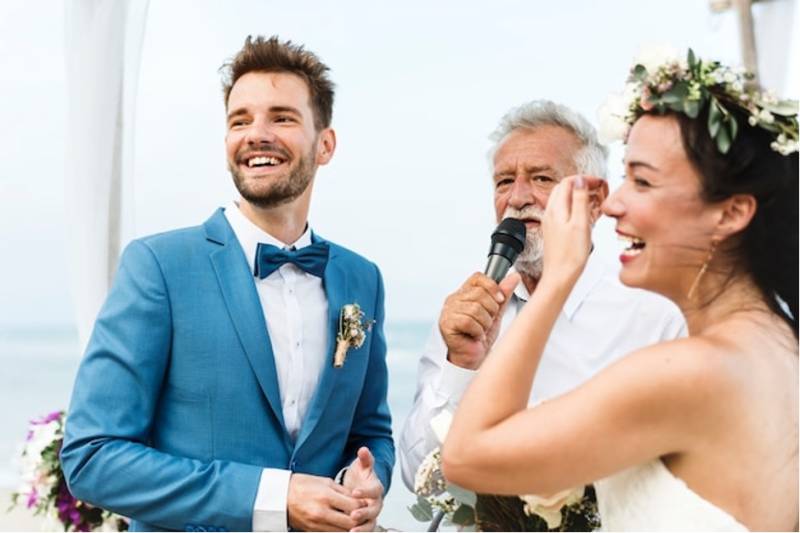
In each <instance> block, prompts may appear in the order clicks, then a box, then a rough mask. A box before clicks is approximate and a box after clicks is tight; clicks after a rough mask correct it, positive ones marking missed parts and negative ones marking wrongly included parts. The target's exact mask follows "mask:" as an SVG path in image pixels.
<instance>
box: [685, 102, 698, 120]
mask: <svg viewBox="0 0 800 533" xmlns="http://www.w3.org/2000/svg"><path fill="white" fill-rule="evenodd" d="M683 112H684V113H686V116H687V117H689V118H697V115H699V114H700V100H689V99H686V100H684V101H683Z"/></svg>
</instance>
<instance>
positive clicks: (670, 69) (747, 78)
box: [598, 48, 798, 155]
mask: <svg viewBox="0 0 800 533" xmlns="http://www.w3.org/2000/svg"><path fill="white" fill-rule="evenodd" d="M751 80H753V75H752V74H750V73H749V72H746V71H744V70H743V69H733V68H730V67H727V66H725V65H722V64H720V63H719V62H718V61H703V60H701V59H698V58H696V57H695V55H694V52H693V51H692V50H691V49H689V53H688V54H687V57H686V60H685V61H681V60H679V59H678V57H677V55H676V54H674V52H672V51H671V50H669V49H664V48H654V49H648V50H645V51H644V52H643V54H642V55H641V56H640V57H639V58H638V59H637V61H636V63H635V65H634V67H633V68H632V69H631V72H630V75H629V76H628V81H627V83H626V84H625V89H624V91H623V92H622V94H615V95H611V96H610V97H609V99H608V100H607V101H606V103H605V104H604V105H603V106H602V107H601V108H600V110H599V111H598V114H599V122H600V128H599V133H600V137H601V139H602V140H604V142H611V141H615V140H621V139H625V138H627V135H628V131H629V130H630V128H631V126H632V125H633V123H634V122H635V121H636V119H638V118H639V117H640V116H642V115H643V114H644V113H646V112H648V111H651V110H655V111H656V112H657V113H665V112H666V111H670V110H671V111H675V112H678V113H683V114H684V115H686V116H688V117H690V118H697V116H698V115H699V114H700V111H701V110H702V109H703V108H704V107H705V106H706V105H708V106H709V111H708V133H709V135H710V136H711V138H712V139H713V140H714V141H715V142H716V144H717V149H718V150H719V151H720V152H721V153H723V154H727V153H728V150H730V147H731V144H732V143H733V141H734V139H736V134H737V133H738V131H739V127H740V125H739V124H738V123H737V121H736V118H735V117H734V115H733V114H732V113H731V112H730V109H732V108H739V109H742V110H744V111H746V112H747V113H748V114H749V115H750V116H749V117H748V119H747V122H748V124H749V125H750V126H753V127H755V126H757V127H760V128H763V129H765V130H767V131H769V132H772V134H773V135H774V136H775V140H774V141H772V142H771V143H770V148H772V149H773V150H775V151H776V152H779V153H780V154H781V155H789V154H791V153H793V152H797V151H798V131H797V101H796V100H779V99H777V98H776V97H775V95H773V94H772V93H770V92H762V91H759V90H757V89H756V88H755V87H753V86H752V84H751Z"/></svg>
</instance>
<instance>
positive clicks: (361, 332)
mask: <svg viewBox="0 0 800 533" xmlns="http://www.w3.org/2000/svg"><path fill="white" fill-rule="evenodd" d="M374 323H375V321H374V320H364V311H362V310H361V307H359V306H358V304H356V303H352V304H347V305H345V306H342V309H341V311H339V332H338V333H337V334H336V353H335V354H334V355H333V366H334V368H341V367H342V366H343V365H344V360H345V359H346V358H347V350H349V349H350V348H356V349H358V348H361V345H362V344H364V339H365V338H366V337H367V331H369V330H370V329H372V324H374Z"/></svg>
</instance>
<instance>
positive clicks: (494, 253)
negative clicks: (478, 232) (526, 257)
mask: <svg viewBox="0 0 800 533" xmlns="http://www.w3.org/2000/svg"><path fill="white" fill-rule="evenodd" d="M524 248H525V224H523V223H522V221H520V220H517V219H516V218H506V219H504V220H503V221H502V222H500V224H499V225H498V226H497V229H495V230H494V233H492V246H491V247H490V248H489V262H488V264H487V265H486V272H485V274H486V275H487V276H489V277H490V278H492V279H493V280H495V281H496V282H497V283H500V280H502V279H503V278H504V277H505V275H506V273H508V269H509V268H511V265H513V264H514V261H516V260H517V257H519V254H520V253H522V250H523V249H524Z"/></svg>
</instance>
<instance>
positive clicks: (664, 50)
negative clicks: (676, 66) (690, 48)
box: [633, 44, 681, 75]
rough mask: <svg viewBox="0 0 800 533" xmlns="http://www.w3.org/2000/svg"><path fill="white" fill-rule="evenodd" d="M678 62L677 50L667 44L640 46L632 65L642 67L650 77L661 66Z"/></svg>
mask: <svg viewBox="0 0 800 533" xmlns="http://www.w3.org/2000/svg"><path fill="white" fill-rule="evenodd" d="M680 62H681V58H680V56H679V55H678V50H677V49H675V48H674V47H672V46H670V45H667V44H655V45H648V46H642V47H641V48H640V49H639V54H638V55H637V56H636V59H635V60H634V62H633V64H634V65H642V66H643V67H644V68H646V69H647V74H648V75H652V74H653V73H655V71H656V70H658V67H660V66H662V65H666V64H668V63H680Z"/></svg>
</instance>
